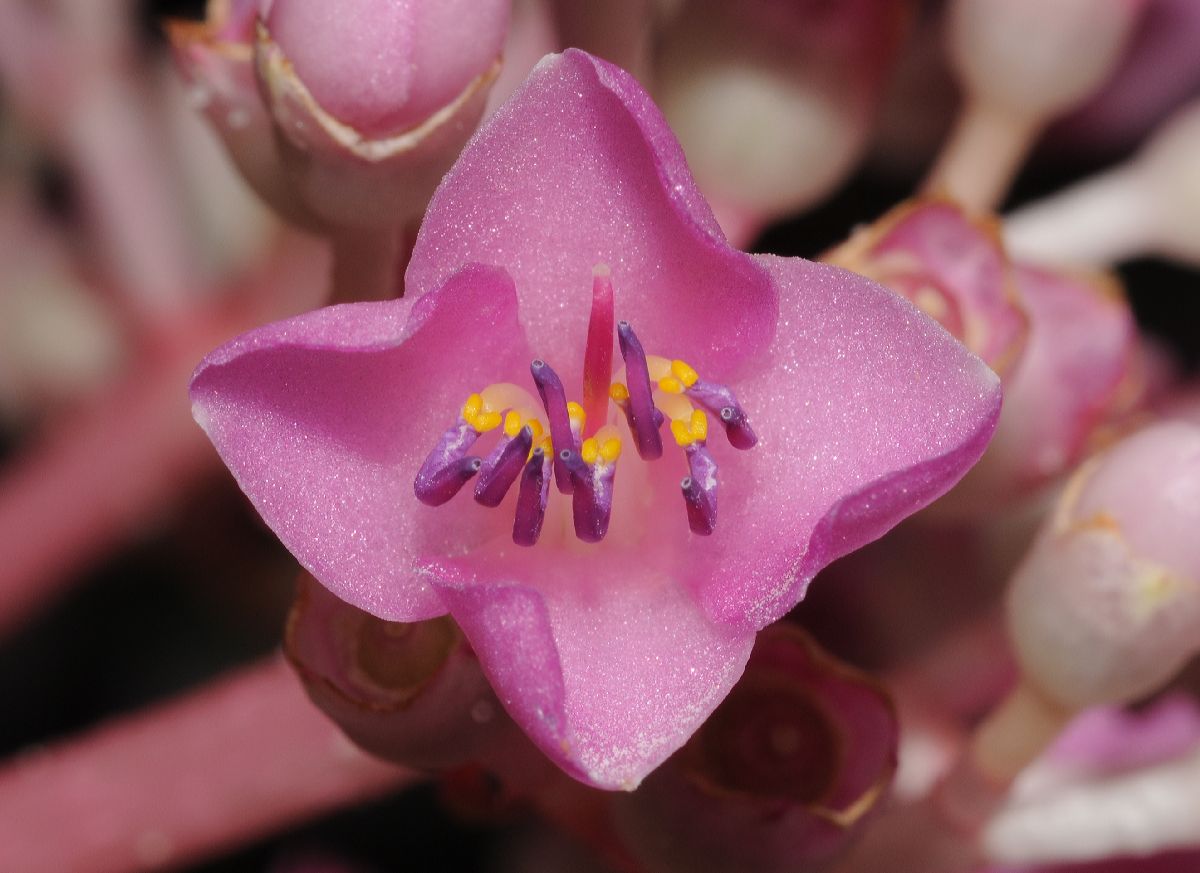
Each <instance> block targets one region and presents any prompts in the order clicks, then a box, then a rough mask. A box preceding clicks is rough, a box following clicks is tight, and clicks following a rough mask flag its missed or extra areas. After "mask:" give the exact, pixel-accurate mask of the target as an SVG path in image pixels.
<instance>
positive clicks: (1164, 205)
mask: <svg viewBox="0 0 1200 873" xmlns="http://www.w3.org/2000/svg"><path fill="white" fill-rule="evenodd" d="M1197 226H1200V103H1192V104H1191V105H1189V106H1188V107H1187V108H1186V109H1184V110H1182V111H1181V112H1179V113H1178V114H1177V115H1175V116H1173V117H1172V118H1171V119H1170V120H1169V121H1168V122H1167V123H1166V124H1165V125H1164V126H1163V128H1162V129H1161V130H1160V131H1159V132H1158V133H1156V134H1155V136H1154V137H1153V138H1152V139H1151V140H1150V142H1149V143H1148V144H1147V145H1146V146H1145V147H1144V148H1143V149H1142V150H1141V152H1139V153H1138V155H1137V156H1136V157H1134V158H1133V160H1131V161H1130V162H1129V163H1127V164H1124V165H1123V166H1120V167H1117V168H1116V169H1113V170H1109V171H1107V172H1105V173H1102V174H1100V175H1098V176H1095V177H1093V178H1091V179H1087V180H1085V181H1083V182H1081V183H1079V184H1078V185H1076V186H1074V187H1072V188H1068V189H1067V190H1066V191H1064V192H1062V193H1060V194H1057V195H1055V196H1054V197H1051V198H1049V199H1048V200H1046V201H1043V202H1040V203H1035V204H1033V205H1031V206H1027V207H1025V208H1023V209H1020V210H1018V211H1017V212H1014V213H1013V214H1012V216H1010V218H1009V219H1008V221H1007V222H1006V223H1005V236H1006V238H1007V240H1008V243H1009V246H1010V247H1011V248H1012V250H1013V252H1014V253H1016V254H1018V255H1019V256H1020V257H1022V258H1024V259H1027V260H1030V261H1034V262H1038V263H1049V264H1083V265H1105V264H1111V263H1114V262H1117V261H1122V260H1126V259H1128V258H1131V257H1135V256H1137V255H1143V254H1159V255H1166V256H1168V257H1172V258H1178V259H1179V260H1182V261H1186V262H1189V263H1192V264H1200V235H1198V234H1197V233H1196V232H1195V228H1196V227H1197Z"/></svg>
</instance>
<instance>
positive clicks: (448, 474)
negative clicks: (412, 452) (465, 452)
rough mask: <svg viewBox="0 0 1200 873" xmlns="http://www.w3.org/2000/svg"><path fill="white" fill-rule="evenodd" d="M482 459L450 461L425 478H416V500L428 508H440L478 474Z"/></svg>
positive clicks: (414, 486)
mask: <svg viewBox="0 0 1200 873" xmlns="http://www.w3.org/2000/svg"><path fill="white" fill-rule="evenodd" d="M481 466H483V459H482V458H476V457H469V458H459V459H458V460H456V461H451V462H450V463H449V464H447V465H446V466H444V467H442V468H440V469H439V470H437V471H436V472H435V473H433V474H432V475H430V476H427V477H425V478H422V477H420V476H418V477H417V481H416V482H415V483H414V485H413V490H414V491H415V492H416V494H417V499H418V500H420V501H421V502H422V503H426V504H428V505H429V506H441V505H442V504H443V503H445V502H446V501H447V500H449V499H450V498H451V497H453V496H454V495H455V494H457V493H458V492H459V490H460V489H461V488H462V487H463V486H464V485H466V484H467V480H468V479H470V478H471V477H472V476H474V475H475V474H476V473H478V472H479V468H480V467H481Z"/></svg>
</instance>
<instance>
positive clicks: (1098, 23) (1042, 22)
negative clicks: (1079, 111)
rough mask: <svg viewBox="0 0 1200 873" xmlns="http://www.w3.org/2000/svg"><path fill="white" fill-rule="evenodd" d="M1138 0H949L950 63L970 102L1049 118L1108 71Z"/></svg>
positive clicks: (1141, 1)
mask: <svg viewBox="0 0 1200 873" xmlns="http://www.w3.org/2000/svg"><path fill="white" fill-rule="evenodd" d="M1143 5H1145V4H1144V0H1103V2H1100V3H1097V2H1095V0H1055V2H1053V3H1047V2H1044V0H955V2H953V3H952V4H951V7H950V28H949V35H948V44H949V49H950V58H951V62H952V63H953V64H954V67H955V70H956V71H957V73H958V75H959V78H960V80H961V81H962V83H963V85H964V86H965V87H966V88H967V90H968V91H969V92H970V93H971V96H972V97H973V98H975V99H985V100H987V101H989V102H992V103H994V104H995V105H997V106H1002V107H1005V108H1006V109H1009V110H1011V111H1012V112H1014V113H1018V114H1021V115H1034V116H1039V117H1048V116H1052V115H1056V114H1058V113H1060V112H1062V111H1064V110H1066V109H1068V108H1070V107H1072V106H1074V105H1075V104H1077V103H1079V101H1081V100H1082V99H1083V98H1085V97H1087V96H1088V95H1090V94H1091V93H1092V92H1093V91H1094V90H1095V89H1096V88H1098V87H1099V86H1100V85H1101V84H1103V83H1104V80H1105V79H1106V78H1107V77H1108V75H1109V74H1110V73H1111V72H1112V70H1113V68H1114V67H1115V65H1116V62H1117V61H1118V60H1119V59H1120V57H1121V52H1122V50H1123V49H1124V47H1125V42H1126V40H1127V39H1128V37H1129V35H1130V33H1131V32H1132V28H1133V25H1134V24H1135V23H1136V22H1137V18H1138V14H1139V13H1140V12H1141V8H1142V6H1143Z"/></svg>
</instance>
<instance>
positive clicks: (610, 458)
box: [600, 437, 621, 464]
mask: <svg viewBox="0 0 1200 873" xmlns="http://www.w3.org/2000/svg"><path fill="white" fill-rule="evenodd" d="M600 457H601V458H603V459H604V463H606V464H612V463H615V462H616V460H617V458H619V457H621V438H620V437H612V438H611V439H607V440H605V441H604V443H603V444H602V445H601V446H600Z"/></svg>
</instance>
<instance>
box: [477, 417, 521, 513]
mask: <svg viewBox="0 0 1200 873" xmlns="http://www.w3.org/2000/svg"><path fill="white" fill-rule="evenodd" d="M531 446H533V429H532V428H530V427H529V425H525V426H524V427H523V428H521V430H520V431H518V433H517V435H516V436H514V437H509V436H504V437H502V438H501V440H500V442H499V443H497V444H496V447H495V448H494V449H492V453H491V454H490V455H488V456H487V460H485V461H484V462H483V469H481V470H480V471H479V481H477V482H476V483H475V501H476V502H477V503H481V504H483V505H484V506H499V505H500V502H501V501H502V500H504V495H505V494H507V493H508V489H509V488H511V487H512V484H513V482H516V481H517V477H518V476H520V475H521V470H522V469H524V467H525V459H526V458H527V457H529V449H530V447H531Z"/></svg>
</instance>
